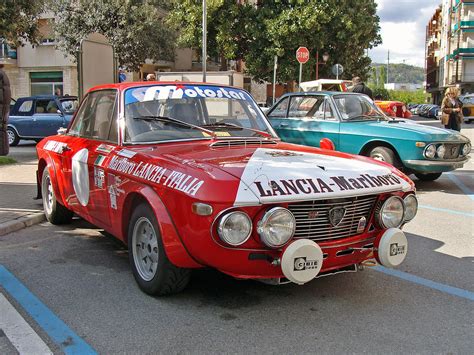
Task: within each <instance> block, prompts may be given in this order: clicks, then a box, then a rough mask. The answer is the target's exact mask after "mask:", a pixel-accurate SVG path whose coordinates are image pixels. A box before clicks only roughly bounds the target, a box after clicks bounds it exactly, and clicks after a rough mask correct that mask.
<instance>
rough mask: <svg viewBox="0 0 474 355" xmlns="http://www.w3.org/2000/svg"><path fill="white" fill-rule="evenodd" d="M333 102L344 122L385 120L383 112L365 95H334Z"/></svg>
mask: <svg viewBox="0 0 474 355" xmlns="http://www.w3.org/2000/svg"><path fill="white" fill-rule="evenodd" d="M334 101H335V102H336V107H337V109H338V110H339V112H340V114H341V116H342V119H344V120H348V121H359V120H379V119H387V117H386V116H385V115H384V114H383V112H382V111H381V110H380V109H379V108H378V107H377V106H376V105H375V104H374V103H373V102H372V100H371V99H370V98H369V97H368V96H366V95H362V94H360V95H353V94H352V95H336V96H334Z"/></svg>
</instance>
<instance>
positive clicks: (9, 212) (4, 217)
mask: <svg viewBox="0 0 474 355" xmlns="http://www.w3.org/2000/svg"><path fill="white" fill-rule="evenodd" d="M9 156H10V157H12V158H14V159H16V160H17V161H18V163H17V164H13V165H5V166H0V235H4V234H7V233H11V232H14V231H16V230H19V229H22V228H25V227H28V226H30V225H33V224H37V223H41V222H42V221H44V220H45V217H44V214H43V207H42V201H41V200H34V199H33V198H34V197H35V196H36V168H37V160H36V156H35V153H34V147H29V146H26V147H25V146H19V147H16V148H15V149H12V152H11V154H10V155H9Z"/></svg>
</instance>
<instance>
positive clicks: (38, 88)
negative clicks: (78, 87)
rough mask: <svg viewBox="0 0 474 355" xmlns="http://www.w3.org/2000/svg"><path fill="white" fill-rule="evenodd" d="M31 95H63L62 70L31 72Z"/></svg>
mask: <svg viewBox="0 0 474 355" xmlns="http://www.w3.org/2000/svg"><path fill="white" fill-rule="evenodd" d="M30 82H31V95H57V96H63V95H64V92H63V72H62V71H53V72H31V73H30Z"/></svg>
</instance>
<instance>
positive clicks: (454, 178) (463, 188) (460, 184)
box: [446, 173, 474, 201]
mask: <svg viewBox="0 0 474 355" xmlns="http://www.w3.org/2000/svg"><path fill="white" fill-rule="evenodd" d="M446 175H447V176H448V178H449V179H450V180H451V181H452V182H454V183H455V184H456V185H457V187H459V189H460V190H461V191H462V192H464V193H465V194H466V196H467V197H469V198H470V199H471V200H473V201H474V192H472V191H471V189H470V188H469V187H467V186H466V185H465V184H464V183H463V182H462V181H461V179H459V178H458V177H457V176H456V175H455V174H453V173H447V174H446Z"/></svg>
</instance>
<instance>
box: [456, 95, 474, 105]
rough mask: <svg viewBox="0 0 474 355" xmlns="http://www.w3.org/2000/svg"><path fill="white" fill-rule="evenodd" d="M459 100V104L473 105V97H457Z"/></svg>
mask: <svg viewBox="0 0 474 355" xmlns="http://www.w3.org/2000/svg"><path fill="white" fill-rule="evenodd" d="M459 99H460V100H461V102H462V103H463V104H464V105H472V104H474V96H461V97H459Z"/></svg>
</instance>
